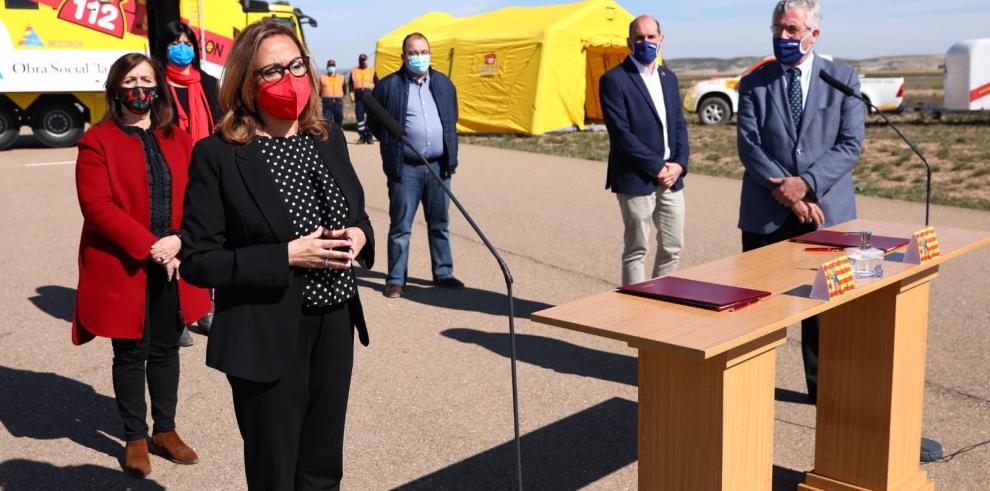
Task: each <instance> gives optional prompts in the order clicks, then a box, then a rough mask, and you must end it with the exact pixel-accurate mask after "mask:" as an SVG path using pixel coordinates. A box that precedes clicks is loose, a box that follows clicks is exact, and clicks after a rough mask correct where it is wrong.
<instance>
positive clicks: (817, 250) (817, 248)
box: [804, 247, 845, 252]
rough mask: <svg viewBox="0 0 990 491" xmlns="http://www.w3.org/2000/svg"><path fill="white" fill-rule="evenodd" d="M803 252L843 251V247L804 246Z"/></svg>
mask: <svg viewBox="0 0 990 491" xmlns="http://www.w3.org/2000/svg"><path fill="white" fill-rule="evenodd" d="M804 250H805V252H843V251H845V249H842V248H840V247H805V248H804Z"/></svg>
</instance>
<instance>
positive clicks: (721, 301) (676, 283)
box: [619, 276, 770, 312]
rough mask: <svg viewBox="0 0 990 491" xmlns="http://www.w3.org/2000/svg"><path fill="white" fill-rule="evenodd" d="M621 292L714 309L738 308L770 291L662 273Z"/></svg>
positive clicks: (623, 288)
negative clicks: (662, 274)
mask: <svg viewBox="0 0 990 491" xmlns="http://www.w3.org/2000/svg"><path fill="white" fill-rule="evenodd" d="M619 291H620V292H622V293H628V294H631V295H639V296H643V297H650V298H656V299H659V300H665V301H668V302H674V303H680V304H685V305H691V306H694V307H701V308H703V309H709V310H717V311H719V312H721V311H723V310H728V309H737V308H741V307H744V306H746V305H749V304H751V303H754V302H756V301H757V300H759V299H761V298H763V297H767V296H769V295H770V292H765V291H760V290H750V289H748V288H736V287H734V286H728V285H719V284H717V283H708V282H706V281H696V280H688V279H684V278H675V277H673V276H664V277H663V278H656V279H653V280H649V281H644V282H642V283H636V284H634V285H626V286H623V287H620V288H619Z"/></svg>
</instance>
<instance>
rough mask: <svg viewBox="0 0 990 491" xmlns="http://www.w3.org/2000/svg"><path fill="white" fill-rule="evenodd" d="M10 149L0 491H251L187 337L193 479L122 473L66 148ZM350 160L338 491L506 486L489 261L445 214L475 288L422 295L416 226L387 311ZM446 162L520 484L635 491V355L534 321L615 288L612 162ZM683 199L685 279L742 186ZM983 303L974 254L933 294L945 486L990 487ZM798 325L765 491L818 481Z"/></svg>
mask: <svg viewBox="0 0 990 491" xmlns="http://www.w3.org/2000/svg"><path fill="white" fill-rule="evenodd" d="M349 139H350V141H354V140H356V136H355V135H354V134H350V135H349ZM22 140H24V141H23V142H21V143H23V144H19V145H18V148H17V149H14V150H9V151H5V152H2V153H0V250H2V251H3V252H2V253H0V273H2V279H0V294H2V296H0V309H2V311H3V312H6V314H5V315H4V316H3V317H4V321H3V323H2V324H0V489H4V490H23V489H30V490H33V489H127V488H130V489H161V488H171V489H178V490H203V489H217V490H221V489H244V488H245V487H246V485H245V482H244V477H243V467H242V465H243V464H242V459H241V440H240V436H239V434H238V432H237V426H236V423H235V420H234V415H233V410H232V404H231V398H230V391H229V388H228V385H227V383H226V380H225V378H224V377H223V375H222V374H221V373H219V372H217V371H215V370H213V369H210V368H207V367H206V366H205V365H204V361H203V359H204V353H205V349H206V341H207V339H206V338H205V337H202V336H199V335H196V336H195V337H196V345H195V346H193V347H190V348H184V349H183V350H182V351H181V359H182V380H181V383H180V390H179V398H180V399H179V406H178V418H177V420H178V430H179V432H180V433H181V434H182V435H183V437H184V438H185V439H186V441H187V442H189V443H190V444H191V445H192V446H193V447H195V448H196V450H197V451H198V452H199V455H200V458H201V460H200V462H199V464H196V465H194V466H180V465H176V464H172V463H170V462H168V461H166V460H164V459H162V458H158V457H153V459H152V466H153V472H152V474H151V475H150V476H149V477H148V478H147V479H144V480H137V479H133V478H130V477H127V476H125V475H123V473H122V472H121V471H120V466H119V459H120V458H121V456H122V454H123V446H122V442H121V434H122V428H121V423H120V421H119V417H118V416H117V413H116V409H115V405H114V399H113V390H112V386H111V379H110V361H111V348H110V343H109V342H108V341H107V340H105V339H97V340H96V341H93V342H91V343H89V344H86V345H84V346H81V347H74V346H72V344H71V342H70V332H69V331H70V324H69V319H70V317H71V312H72V306H73V302H74V296H75V287H76V281H77V271H76V263H75V260H76V251H77V247H78V241H79V231H80V226H81V216H80V213H79V208H78V204H77V201H76V195H75V188H74V183H73V163H74V160H75V156H76V150H75V149H73V148H69V149H43V148H32V147H33V146H34V147H36V145H34V144H33V143H32V141H31V140H30V139H29V138H25V137H22ZM350 151H351V157H352V160H353V161H354V164H355V167H356V168H357V171H358V174H359V175H360V177H361V179H362V182H363V183H364V187H365V192H366V195H367V207H368V213H369V214H370V215H371V220H372V223H373V224H374V226H375V229H376V232H377V236H378V238H379V241H378V244H377V250H376V254H377V258H378V260H377V264H376V265H375V267H374V269H373V270H371V271H362V272H360V273H359V283H360V290H361V291H360V294H361V296H362V300H363V302H364V305H365V312H366V315H367V321H368V325H369V328H370V331H371V346H370V347H368V348H364V347H361V346H360V345H356V347H355V353H356V356H355V369H354V376H353V384H352V389H351V397H350V403H349V412H348V423H347V437H346V442H345V445H346V448H345V459H346V462H345V476H344V482H343V487H344V488H345V489H354V490H358V489H360V490H365V489H394V488H400V489H511V488H513V487H514V485H515V477H514V476H515V468H514V462H515V460H514V454H513V446H512V406H511V392H510V378H509V373H510V372H509V358H508V353H509V348H508V347H509V339H508V334H507V318H506V315H505V294H504V292H505V285H504V283H503V280H502V276H501V274H500V272H499V269H498V267H497V264H496V263H495V261H494V260H493V259H492V258H491V256H489V254H488V252H487V251H486V250H485V248H484V246H483V244H482V243H481V241H480V240H478V238H477V237H475V235H474V234H473V233H472V231H471V230H470V228H469V226H468V224H467V223H466V221H464V220H463V219H462V218H461V217H460V216H458V215H457V213H456V212H454V211H453V210H452V220H451V235H452V240H453V249H454V257H455V260H454V264H455V268H454V273H455V275H456V276H457V277H459V278H460V279H462V280H464V281H465V282H466V283H467V285H468V287H467V288H466V289H464V290H460V291H451V290H443V289H438V288H434V287H432V286H430V284H429V280H430V277H431V275H430V266H429V254H428V249H427V243H426V233H425V232H426V229H425V223H424V222H423V220H422V214H421V212H420V215H419V216H418V217H417V220H416V225H415V227H414V232H413V240H412V246H411V247H412V252H411V260H410V275H411V277H410V279H409V284H408V287H407V294H406V296H404V297H402V298H399V299H386V298H384V297H383V296H382V295H381V292H382V291H383V289H384V272H385V268H386V264H387V261H386V245H385V244H386V241H385V236H386V232H387V227H388V214H387V209H388V208H387V206H388V202H387V196H386V188H385V178H384V176H383V174H382V171H381V163H380V159H379V158H378V149H377V146H367V145H361V146H356V145H351V146H350ZM460 161H461V165H460V167H459V168H458V172H457V174H456V175H455V177H454V179H453V182H454V185H453V187H454V190H455V192H456V193H457V194H458V196H459V197H460V199H461V200H462V202H463V203H464V204H465V206H467V207H468V208H469V209H470V210H471V212H472V213H473V214H474V217H475V219H476V220H477V222H478V223H479V224H480V225H481V226H482V227H483V229H484V230H485V232H486V233H487V234H488V236H489V237H490V238H491V240H492V242H494V243H495V245H496V246H497V247H498V248H499V250H500V251H501V253H502V255H503V257H504V258H505V260H506V261H507V262H508V264H509V266H510V267H511V269H512V274H513V276H514V277H515V293H516V303H515V306H516V314H517V321H516V327H517V330H518V337H517V342H518V352H519V365H518V368H519V397H520V406H521V419H522V434H523V440H522V450H523V461H524V480H525V484H526V488H527V489H577V488H583V487H587V488H590V489H635V487H636V471H637V462H636V400H637V393H636V358H635V357H636V353H635V351H634V350H633V349H631V348H629V347H628V346H626V345H624V344H623V343H620V342H616V341H611V340H607V339H603V338H598V337H594V336H590V335H585V334H581V333H576V332H570V331H566V330H563V329H558V328H554V327H549V326H544V325H539V324H535V323H532V322H530V321H529V320H528V316H529V314H530V313H532V312H534V311H536V310H540V309H543V308H545V307H548V306H551V305H557V304H560V303H564V302H567V301H570V300H574V299H577V298H581V297H584V296H588V295H591V294H594V293H598V292H601V291H605V290H608V289H610V288H613V287H614V286H615V285H616V284H617V283H618V278H619V266H620V262H619V255H620V250H621V226H620V218H619V212H618V205H617V203H616V200H615V198H614V196H613V195H612V194H611V193H609V192H607V191H605V190H604V189H603V186H604V172H605V167H604V164H602V163H599V162H590V161H582V160H574V159H567V158H560V157H550V156H544V155H536V154H529V153H522V152H515V151H507V150H496V149H490V148H484V147H475V146H463V147H461V157H460ZM919 172H921V171H920V170H919ZM685 193H686V198H687V213H688V216H687V240H686V244H687V245H686V249H685V251H684V256H683V263H682V265H683V266H691V265H695V264H700V263H704V262H707V261H711V260H713V259H716V258H719V257H723V256H726V255H730V254H735V253H738V252H739V247H740V246H739V242H740V237H739V232H738V230H737V229H736V227H735V222H736V217H737V214H738V196H739V182H738V181H735V180H729V179H722V178H711V177H705V176H699V175H690V176H688V178H687V187H686V189H685ZM858 206H859V215H860V216H861V217H863V218H869V219H877V220H892V221H900V222H915V223H918V222H921V221H923V219H924V209H923V206H922V205H919V204H914V203H902V202H895V201H888V200H881V199H872V198H860V199H858ZM932 222H933V223H934V224H935V225H936V226H938V225H945V226H955V227H968V228H974V229H981V230H990V213H987V212H978V211H972V210H965V209H958V208H948V207H934V208H933V210H932ZM650 257H652V253H651V255H650ZM767 267H772V265H767ZM988 290H990V250H986V249H983V250H979V251H977V252H975V253H972V254H969V255H967V256H965V257H963V258H960V259H958V260H955V261H953V262H951V263H949V264H948V265H946V266H943V267H942V268H941V275H940V277H939V278H938V279H937V280H936V281H935V283H934V286H933V290H932V299H931V315H930V319H929V338H928V360H927V379H926V388H925V396H926V397H925V413H924V433H925V435H927V436H929V437H933V438H937V439H938V440H940V441H941V442H942V443H943V444H944V445H945V448H946V452H947V453H954V452H957V451H958V452H960V453H958V454H957V455H955V456H954V457H953V458H951V459H947V460H946V461H943V462H939V463H933V464H926V465H925V466H924V467H925V468H926V469H927V470H928V471H929V473H930V474H929V475H930V476H931V477H932V478H933V479H934V480H935V482H936V486H937V487H938V489H941V490H967V491H968V490H978V489H990V444H983V445H979V444H980V443H984V442H987V441H988V440H990V380H988V374H990V357H988V356H987V353H988V351H990V336H988V335H987V334H988V333H987V329H988V326H990V306H988V303H987V300H988V299H990V295H988V293H987V291H988ZM799 331H800V329H795V327H792V328H791V329H790V330H789V337H788V342H787V343H786V344H785V345H784V346H782V347H781V348H779V349H778V350H777V387H778V390H777V403H776V413H775V414H776V425H775V440H774V443H775V445H774V446H775V451H774V463H775V468H774V488H775V489H794V488H795V486H796V484H797V483H798V482H800V481H801V480H802V476H803V474H802V473H803V472H804V471H807V470H809V469H811V468H812V467H813V460H814V457H813V456H814V425H815V418H814V416H815V410H814V407H813V406H810V405H807V404H805V403H804V402H803V401H804V399H803V394H804V379H803V372H802V365H801V355H800V342H799ZM973 445H977V446H976V447H972V446H973ZM970 447H972V448H970ZM684 451H685V452H690V451H691V449H689V448H686V449H684Z"/></svg>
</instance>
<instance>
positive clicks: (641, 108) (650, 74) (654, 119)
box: [599, 15, 690, 285]
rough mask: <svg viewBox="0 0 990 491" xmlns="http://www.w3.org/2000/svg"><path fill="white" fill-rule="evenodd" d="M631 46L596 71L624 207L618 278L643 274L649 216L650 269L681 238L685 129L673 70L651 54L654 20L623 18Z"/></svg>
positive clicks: (655, 43) (656, 271) (631, 279)
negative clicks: (653, 238)
mask: <svg viewBox="0 0 990 491" xmlns="http://www.w3.org/2000/svg"><path fill="white" fill-rule="evenodd" d="M626 42H627V43H628V45H629V49H630V50H631V51H632V54H630V55H629V56H628V57H626V59H625V60H624V61H623V62H622V64H620V65H618V66H616V67H615V68H612V69H611V70H609V71H608V72H606V73H605V75H602V78H601V82H600V84H599V97H600V99H601V105H602V111H603V112H604V114H605V126H607V127H608V139H609V153H608V175H607V177H606V180H605V188H606V189H611V190H612V192H613V193H615V194H616V198H617V199H618V201H619V209H620V211H621V212H622V223H623V225H624V227H625V231H624V234H623V242H624V248H623V252H622V284H623V285H628V284H632V283H639V282H641V281H644V280H645V279H646V277H645V276H646V273H645V262H646V251H647V248H648V247H649V233H650V223H651V222H652V223H653V224H654V225H655V226H656V228H657V254H656V259H655V262H654V265H653V276H652V277H657V276H663V275H665V274H668V273H671V272H673V271H674V270H676V269H677V261H678V260H679V259H680V255H681V249H682V248H683V245H684V193H683V191H682V189H683V188H684V176H685V175H686V174H687V170H688V154H689V153H690V150H689V149H688V134H687V123H686V122H685V121H684V113H683V112H682V111H681V96H680V93H679V92H678V85H677V76H676V75H674V72H672V71H670V70H669V69H667V68H666V67H664V66H662V65H659V64H658V63H657V62H656V58H657V53H658V51H659V49H660V47H661V46H662V45H663V34H662V33H661V32H660V23H659V22H657V20H656V19H654V18H653V17H650V16H646V15H641V16H639V17H637V18H635V19H634V20H633V21H632V23H630V24H629V38H628V39H627V41H626Z"/></svg>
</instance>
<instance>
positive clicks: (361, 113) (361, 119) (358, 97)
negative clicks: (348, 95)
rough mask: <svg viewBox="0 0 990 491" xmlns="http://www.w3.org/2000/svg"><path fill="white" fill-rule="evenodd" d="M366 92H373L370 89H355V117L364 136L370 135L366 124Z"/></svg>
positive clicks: (359, 131)
mask: <svg viewBox="0 0 990 491" xmlns="http://www.w3.org/2000/svg"><path fill="white" fill-rule="evenodd" d="M365 92H371V91H370V90H368V89H357V90H355V91H354V117H355V118H356V119H357V130H358V133H359V134H360V135H361V136H362V137H367V136H369V133H368V127H367V126H366V123H367V120H366V119H365V111H366V109H365V107H364V101H363V100H362V98H363V97H364V94H365Z"/></svg>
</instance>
